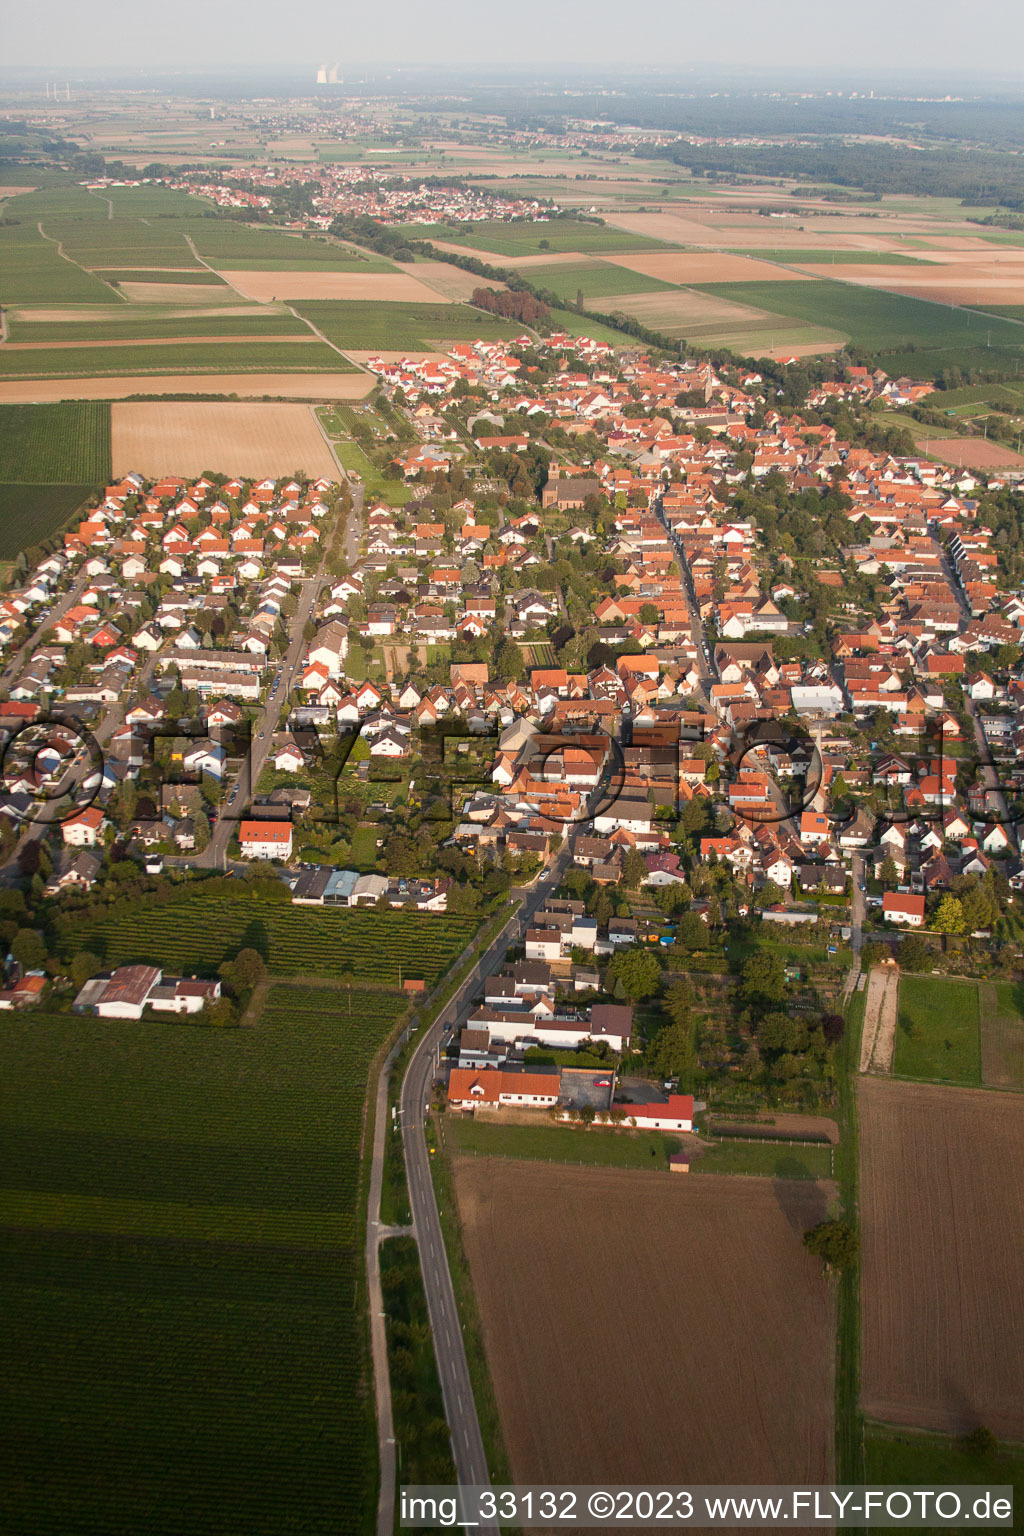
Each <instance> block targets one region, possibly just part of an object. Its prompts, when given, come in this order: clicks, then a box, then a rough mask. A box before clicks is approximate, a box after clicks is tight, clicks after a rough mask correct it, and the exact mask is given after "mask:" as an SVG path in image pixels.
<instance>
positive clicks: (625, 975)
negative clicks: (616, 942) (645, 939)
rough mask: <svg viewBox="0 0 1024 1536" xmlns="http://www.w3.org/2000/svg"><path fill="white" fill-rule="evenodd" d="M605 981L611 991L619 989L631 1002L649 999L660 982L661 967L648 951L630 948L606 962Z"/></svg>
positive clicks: (655, 957) (622, 950)
mask: <svg viewBox="0 0 1024 1536" xmlns="http://www.w3.org/2000/svg"><path fill="white" fill-rule="evenodd" d="M607 981H608V984H609V986H610V987H611V989H612V991H615V989H616V988H619V987H621V989H622V993H623V995H624V996H625V997H628V998H629V999H630V1001H631V1002H634V1003H635V1002H638V1001H639V999H640V998H642V997H651V996H652V995H653V994H654V993H655V992H657V990H658V985H659V983H660V981H661V967H660V966H659V964H658V959H657V956H656V955H652V954H651V952H650V951H649V950H644V949H639V948H636V947H633V946H631V947H630V948H629V949H621V950H620V951H619V953H618V954H617V955H613V956H612V958H611V959H610V960H609V962H608V971H607Z"/></svg>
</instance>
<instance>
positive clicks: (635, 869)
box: [622, 848, 647, 891]
mask: <svg viewBox="0 0 1024 1536" xmlns="http://www.w3.org/2000/svg"><path fill="white" fill-rule="evenodd" d="M646 874H647V865H646V863H645V862H644V856H643V854H642V853H639V852H638V851H637V850H636V849H635V848H630V849H629V850H628V852H627V854H626V857H625V859H624V860H623V862H622V878H623V880H624V882H625V883H626V885H628V886H629V888H630V890H631V891H635V890H636V888H637V886H638V885H639V884H640V882H641V880H643V879H644V878H645V876H646Z"/></svg>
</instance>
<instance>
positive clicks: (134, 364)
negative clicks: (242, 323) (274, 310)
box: [0, 336, 351, 378]
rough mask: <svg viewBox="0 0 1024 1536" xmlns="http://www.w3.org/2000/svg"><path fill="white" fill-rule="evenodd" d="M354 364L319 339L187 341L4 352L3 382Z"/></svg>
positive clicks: (0, 363) (341, 368)
mask: <svg viewBox="0 0 1024 1536" xmlns="http://www.w3.org/2000/svg"><path fill="white" fill-rule="evenodd" d="M350 366H351V365H350V364H347V363H346V361H345V359H344V358H343V357H340V356H339V355H338V353H337V352H335V351H334V350H333V349H332V348H331V347H327V346H324V344H323V342H321V341H319V340H318V339H317V337H315V336H302V337H285V338H283V339H281V340H278V341H274V340H268V341H257V342H250V343H246V342H244V341H236V340H231V339H230V338H227V339H225V340H224V341H221V342H202V341H183V342H178V343H175V342H168V343H164V344H155V345H150V346H147V345H146V344H145V343H142V344H140V345H139V346H134V345H132V344H130V343H123V344H122V345H121V346H116V345H115V346H110V345H103V346H99V347H55V348H53V349H51V348H45V349H44V348H39V349H29V350H26V351H18V350H16V349H13V348H10V347H2V348H0V375H2V376H3V377H5V378H12V377H16V376H20V377H22V378H39V377H46V376H47V375H55V374H61V375H75V374H85V375H92V376H96V375H100V374H119V373H123V372H124V371H125V369H126V367H130V368H131V370H132V372H133V373H137V374H146V373H169V372H172V371H174V370H176V369H177V370H181V369H185V370H187V371H189V372H190V373H196V374H202V373H214V372H217V373H242V372H246V373H248V372H257V371H259V372H263V373H266V372H269V371H280V372H282V373H285V372H292V373H294V372H296V371H297V370H299V369H309V370H310V371H315V370H318V369H324V370H332V371H334V372H338V373H343V372H345V371H346V369H347V368H348V367H350Z"/></svg>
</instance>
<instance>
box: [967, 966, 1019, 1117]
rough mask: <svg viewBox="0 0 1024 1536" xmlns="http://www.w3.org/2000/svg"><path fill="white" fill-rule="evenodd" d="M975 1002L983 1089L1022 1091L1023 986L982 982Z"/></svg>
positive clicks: (1001, 982) (1013, 982)
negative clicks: (979, 1038) (978, 1026)
mask: <svg viewBox="0 0 1024 1536" xmlns="http://www.w3.org/2000/svg"><path fill="white" fill-rule="evenodd" d="M978 1003H979V1008H980V1011H981V1070H982V1078H983V1080H984V1083H985V1086H986V1088H1012V1089H1014V1090H1016V1091H1017V1092H1018V1093H1021V1092H1024V987H1022V986H1021V985H1020V983H1019V982H1015V981H996V982H982V983H981V984H980V986H979V988H978Z"/></svg>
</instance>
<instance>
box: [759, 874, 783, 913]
mask: <svg viewBox="0 0 1024 1536" xmlns="http://www.w3.org/2000/svg"><path fill="white" fill-rule="evenodd" d="M784 895H785V892H784V891H783V889H782V887H781V886H780V885H776V883H775V881H774V880H766V881H765V882H764V884H763V885H759V886H758V888H757V890H756V891H755V892H754V905H755V907H774V906H775V905H776V903H777V902H780V901H782V900H783V897H784Z"/></svg>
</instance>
